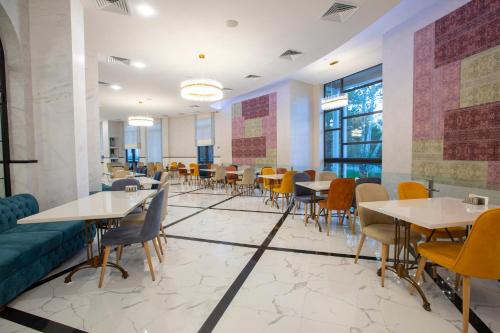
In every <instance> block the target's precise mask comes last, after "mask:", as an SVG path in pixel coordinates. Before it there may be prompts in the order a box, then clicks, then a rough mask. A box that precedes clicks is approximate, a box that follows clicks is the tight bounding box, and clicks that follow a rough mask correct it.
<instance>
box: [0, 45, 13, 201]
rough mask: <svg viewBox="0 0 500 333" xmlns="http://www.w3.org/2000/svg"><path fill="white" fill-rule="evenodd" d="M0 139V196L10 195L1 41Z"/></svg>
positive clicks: (1, 48)
mask: <svg viewBox="0 0 500 333" xmlns="http://www.w3.org/2000/svg"><path fill="white" fill-rule="evenodd" d="M0 112H1V114H0V130H1V133H0V140H1V146H0V149H1V150H2V151H1V152H0V154H1V157H0V158H1V160H2V161H1V164H2V165H1V166H0V197H6V196H10V195H11V189H10V165H9V163H10V149H9V132H8V124H9V121H8V116H7V92H6V77H5V62H4V53H3V47H2V42H1V41H0Z"/></svg>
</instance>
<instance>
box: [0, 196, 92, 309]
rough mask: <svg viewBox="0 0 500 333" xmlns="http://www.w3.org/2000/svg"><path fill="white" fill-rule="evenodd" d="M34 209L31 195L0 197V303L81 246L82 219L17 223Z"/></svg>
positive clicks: (39, 277)
mask: <svg viewBox="0 0 500 333" xmlns="http://www.w3.org/2000/svg"><path fill="white" fill-rule="evenodd" d="M38 210H39V207H38V202H37V200H36V199H35V197H34V196H32V195H31V194H18V195H14V196H12V197H8V198H0V306H2V305H5V304H6V303H7V302H9V301H10V300H12V299H13V298H14V297H16V296H17V295H19V294H20V293H22V292H23V291H24V290H25V289H27V288H28V287H30V286H31V285H32V284H33V283H35V282H37V281H38V280H40V279H41V278H43V277H44V276H45V275H46V274H47V273H49V272H50V271H51V270H53V269H54V268H56V267H57V266H59V265H60V264H61V263H63V262H64V261H65V260H67V259H69V258H70V257H72V256H73V255H75V254H76V253H77V252H78V251H79V250H81V249H82V248H83V247H84V246H85V233H84V222H82V221H68V222H49V223H33V224H17V220H19V219H21V218H23V217H26V216H29V215H33V214H36V213H38Z"/></svg>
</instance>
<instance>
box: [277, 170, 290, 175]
mask: <svg viewBox="0 0 500 333" xmlns="http://www.w3.org/2000/svg"><path fill="white" fill-rule="evenodd" d="M287 171H288V170H287V169H286V168H277V169H276V174H278V175H282V174H284V173H285V172H287Z"/></svg>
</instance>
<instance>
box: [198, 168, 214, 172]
mask: <svg viewBox="0 0 500 333" xmlns="http://www.w3.org/2000/svg"><path fill="white" fill-rule="evenodd" d="M200 171H203V172H215V169H200Z"/></svg>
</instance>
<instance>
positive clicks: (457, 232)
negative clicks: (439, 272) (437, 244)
mask: <svg viewBox="0 0 500 333" xmlns="http://www.w3.org/2000/svg"><path fill="white" fill-rule="evenodd" d="M398 197H399V200H408V199H426V198H428V197H429V192H428V191H427V188H426V187H425V186H424V185H422V184H420V183H417V182H402V183H399V184H398ZM411 229H412V230H413V231H415V232H419V233H420V234H422V235H424V236H425V237H426V238H427V239H429V238H431V239H432V240H435V239H438V238H449V237H450V235H451V237H453V238H463V237H465V235H466V230H465V228H462V227H451V228H446V229H448V231H446V229H435V230H431V229H427V228H424V227H421V226H418V225H415V224H412V226H411Z"/></svg>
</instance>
